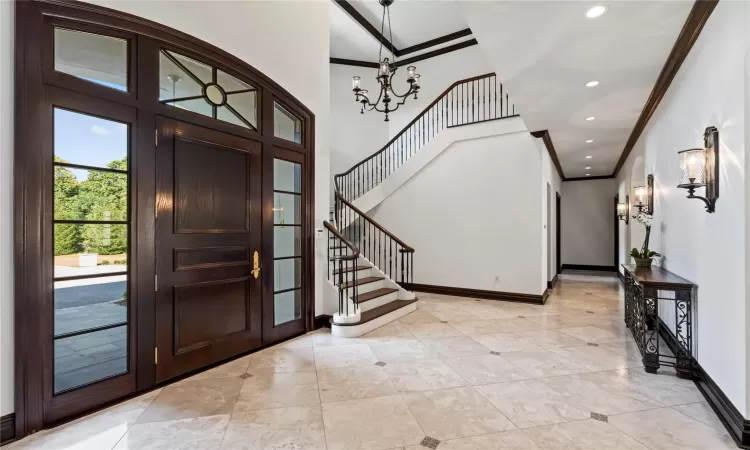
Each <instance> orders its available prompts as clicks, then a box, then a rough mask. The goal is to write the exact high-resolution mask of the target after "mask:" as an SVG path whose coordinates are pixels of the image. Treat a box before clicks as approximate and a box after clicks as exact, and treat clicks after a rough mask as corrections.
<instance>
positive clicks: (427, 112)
mask: <svg viewBox="0 0 750 450" xmlns="http://www.w3.org/2000/svg"><path fill="white" fill-rule="evenodd" d="M515 115H516V108H515V105H514V104H512V103H510V99H509V97H508V94H507V93H503V85H502V84H501V83H499V82H498V81H497V76H496V75H495V74H494V73H488V74H484V75H479V76H475V77H471V78H466V79H464V80H459V81H456V82H455V83H453V84H452V85H450V86H449V87H448V88H447V89H446V90H445V91H443V93H442V94H440V95H439V96H438V97H437V98H436V99H435V100H433V101H432V103H430V104H429V105H427V107H426V108H425V109H424V110H423V111H422V112H421V113H420V114H419V115H417V116H416V117H415V118H414V119H413V120H412V121H411V122H409V123H408V124H407V125H406V126H405V127H404V129H402V130H401V131H400V132H399V133H398V134H397V135H396V136H394V137H393V139H391V140H390V141H389V142H388V143H387V144H386V145H385V146H384V147H383V148H381V149H380V150H378V151H377V152H375V153H373V154H372V155H370V156H368V157H367V158H365V159H363V160H362V161H360V162H359V163H357V164H355V165H354V167H352V168H351V169H349V170H347V171H346V172H344V173H341V174H338V175H335V176H334V177H333V180H334V188H335V190H336V192H340V193H341V194H342V195H343V197H344V198H345V199H347V200H349V201H354V200H355V199H357V198H358V197H361V196H362V195H364V194H366V193H367V192H368V191H370V189H372V188H373V187H375V186H377V185H378V184H380V183H381V182H382V181H383V180H385V179H386V178H387V177H388V176H389V175H390V174H391V173H393V172H394V171H395V170H396V169H398V168H399V167H400V166H401V165H403V164H404V163H405V162H406V161H408V160H409V159H410V158H411V157H412V156H413V155H414V154H415V153H416V152H417V151H418V150H419V149H420V148H422V147H423V146H424V145H425V144H426V143H428V142H429V141H430V140H431V139H432V138H433V137H434V136H435V135H436V134H437V133H438V132H440V131H441V130H443V129H445V128H452V127H456V126H461V125H469V124H474V123H480V122H486V121H489V120H496V119H504V118H506V117H512V116H515Z"/></svg>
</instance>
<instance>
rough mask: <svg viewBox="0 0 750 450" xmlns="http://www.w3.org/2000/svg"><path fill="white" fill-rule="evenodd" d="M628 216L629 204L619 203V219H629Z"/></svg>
mask: <svg viewBox="0 0 750 450" xmlns="http://www.w3.org/2000/svg"><path fill="white" fill-rule="evenodd" d="M627 215H628V204H627V203H618V204H617V216H618V217H619V218H621V219H622V218H624V217H627Z"/></svg>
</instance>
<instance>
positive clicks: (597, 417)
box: [591, 412, 609, 422]
mask: <svg viewBox="0 0 750 450" xmlns="http://www.w3.org/2000/svg"><path fill="white" fill-rule="evenodd" d="M591 418H592V419H594V420H598V421H599V422H609V417H607V415H606V414H599V413H595V412H592V413H591Z"/></svg>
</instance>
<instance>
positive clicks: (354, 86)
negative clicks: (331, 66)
mask: <svg viewBox="0 0 750 450" xmlns="http://www.w3.org/2000/svg"><path fill="white" fill-rule="evenodd" d="M359 82H360V78H359V77H352V89H353V90H354V89H359Z"/></svg>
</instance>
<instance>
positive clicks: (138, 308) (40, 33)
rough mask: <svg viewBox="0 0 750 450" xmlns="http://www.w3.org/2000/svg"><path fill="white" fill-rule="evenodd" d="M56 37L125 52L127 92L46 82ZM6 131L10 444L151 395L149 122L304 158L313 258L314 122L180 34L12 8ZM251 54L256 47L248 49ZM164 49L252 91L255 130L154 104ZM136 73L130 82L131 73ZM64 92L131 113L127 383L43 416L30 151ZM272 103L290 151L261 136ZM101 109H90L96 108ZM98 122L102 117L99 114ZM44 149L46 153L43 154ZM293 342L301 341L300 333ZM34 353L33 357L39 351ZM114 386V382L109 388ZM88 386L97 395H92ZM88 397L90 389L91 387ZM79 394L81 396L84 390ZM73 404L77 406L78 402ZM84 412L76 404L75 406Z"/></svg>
mask: <svg viewBox="0 0 750 450" xmlns="http://www.w3.org/2000/svg"><path fill="white" fill-rule="evenodd" d="M54 25H58V26H64V27H67V28H74V29H80V30H84V31H89V32H93V33H104V34H107V35H113V36H117V37H122V38H123V39H127V40H128V41H129V43H130V47H129V53H128V56H129V63H130V66H129V67H130V72H129V73H130V82H129V87H130V89H129V91H128V92H119V91H117V92H115V91H114V90H111V89H108V88H106V87H103V86H97V85H93V84H92V83H89V82H87V81H85V80H81V79H78V78H75V77H73V76H70V75H68V74H64V73H61V72H56V71H54V67H53V65H52V62H51V61H52V60H51V55H52V46H51V36H52V26H54ZM15 33H16V35H15V42H16V52H15V68H14V70H15V80H14V82H15V91H16V93H17V95H16V96H15V98H14V103H15V128H14V181H13V183H14V199H15V201H14V211H13V229H14V231H13V240H14V266H15V273H14V295H15V299H16V300H15V302H14V325H15V326H14V333H15V337H14V346H15V356H14V358H15V369H14V370H15V372H14V377H15V392H16V396H15V405H14V406H15V425H16V430H15V437H16V439H20V438H22V437H24V436H26V435H27V434H29V433H31V432H35V431H38V430H40V429H42V428H44V427H46V426H49V425H53V424H55V423H59V422H60V421H64V420H67V419H69V418H72V417H74V416H76V415H79V414H83V413H86V412H89V411H91V410H93V409H96V408H99V407H102V406H105V405H106V404H107V402H110V401H117V399H121V398H125V397H126V396H128V395H133V394H135V393H137V392H143V391H145V390H148V389H151V388H153V387H155V386H157V381H156V370H155V363H154V347H155V342H156V333H155V329H156V321H155V310H154V306H153V305H154V273H155V252H154V248H155V242H154V234H153V230H154V225H155V221H154V213H155V179H156V176H155V165H154V157H155V139H154V137H155V136H154V135H155V129H156V117H157V116H163V117H168V118H171V119H174V120H179V121H182V122H185V123H189V124H194V125H199V126H206V127H208V128H211V129H213V130H216V131H220V132H224V133H228V134H232V135H235V136H238V137H242V138H248V139H255V140H257V141H259V142H260V143H261V144H262V146H263V150H264V151H266V149H268V148H271V147H278V148H282V149H284V150H287V151H290V152H297V153H299V154H302V155H304V157H305V164H304V171H305V172H304V173H305V180H306V181H305V185H304V190H305V192H306V197H305V204H304V217H303V218H302V220H303V222H304V224H305V225H306V228H305V235H304V236H303V251H304V253H305V254H306V255H308V258H312V257H313V255H314V237H313V230H314V204H313V199H314V198H315V183H314V173H315V146H314V143H315V117H314V115H313V113H312V112H311V111H310V110H309V109H308V108H306V107H305V106H304V105H303V104H302V103H301V102H299V101H298V100H297V99H295V98H294V97H293V96H292V95H291V94H289V92H287V91H286V90H285V89H284V88H282V87H281V86H279V85H278V84H277V83H275V82H274V81H273V80H271V79H270V78H268V77H267V76H265V75H264V74H263V73H262V72H260V71H258V70H257V69H255V68H253V67H252V66H250V65H248V64H247V63H245V62H244V61H242V60H240V59H239V58H236V57H234V56H232V55H231V54H229V53H227V52H225V51H223V50H221V49H218V48H216V47H214V46H213V45H210V44H208V43H206V42H203V41H201V40H199V39H196V38H194V37H192V36H189V35H186V34H184V33H182V32H180V31H177V30H174V29H171V28H169V27H166V26H163V25H161V24H157V23H155V22H151V21H148V20H145V19H143V18H140V17H136V16H132V15H128V14H125V13H122V12H119V11H115V10H111V9H108V8H104V7H101V6H97V5H93V4H89V3H84V2H74V1H66V0H34V1H28V2H18V3H17V4H16V5H15ZM256 45H263V44H262V43H256ZM160 47H164V48H167V49H172V50H175V51H177V52H179V53H182V54H184V55H186V56H189V57H192V58H195V59H198V60H202V61H208V62H210V64H211V65H214V66H217V67H219V68H221V69H222V70H224V71H226V72H227V73H229V74H231V75H233V76H235V77H238V78H240V79H245V80H247V81H248V82H249V83H251V84H253V85H254V86H257V88H258V95H259V98H260V100H259V108H260V109H259V112H260V118H261V120H260V129H259V130H258V131H257V132H254V131H252V130H247V129H243V128H240V127H237V126H235V125H231V124H228V123H224V122H220V121H213V122H208V120H209V119H206V118H204V117H201V116H198V115H196V114H194V113H191V112H189V111H183V110H180V109H178V108H174V107H171V106H168V105H164V104H161V103H159V102H158V95H157V92H158V88H159V87H158V49H159V48H160ZM136 67H137V68H138V71H137V72H136V70H135V68H136ZM52 88H55V89H59V90H61V91H66V92H67V93H69V94H67V93H66V95H75V96H77V97H78V98H80V99H96V100H97V101H106V102H112V103H113V104H117V105H119V106H118V107H122V108H131V109H132V110H134V111H135V123H134V125H133V127H132V128H133V136H132V142H133V144H134V146H135V148H136V149H137V151H135V152H134V154H133V155H132V156H133V157H132V160H131V166H132V171H133V174H132V175H131V176H132V177H133V180H134V181H133V183H132V186H133V187H132V189H134V190H135V192H134V193H133V196H132V198H131V208H132V210H131V220H132V221H133V226H132V230H133V232H134V234H135V235H136V236H137V238H136V239H134V240H133V241H132V243H131V255H130V257H131V258H133V259H134V261H135V262H134V263H133V265H132V267H131V281H130V282H131V283H132V284H131V293H130V296H131V297H132V298H129V299H128V300H129V302H131V305H132V314H133V315H134V317H133V318H132V319H131V322H130V324H131V326H132V328H133V329H134V330H136V331H134V333H132V336H131V340H132V339H134V340H135V343H134V344H131V346H130V352H131V357H132V359H134V361H135V362H134V366H133V367H132V368H131V369H134V370H131V372H130V373H131V374H132V376H133V379H132V380H130V381H128V383H126V386H125V387H123V388H122V395H119V392H120V389H121V388H119V387H118V391H117V392H118V395H117V396H116V397H117V398H113V399H107V398H105V399H102V398H101V397H100V396H99V395H98V394H97V392H96V390H85V389H84V390H78V391H73V393H77V394H76V395H75V396H71V397H69V398H68V399H67V400H65V401H60V402H59V405H58V406H59V409H58V410H57V411H52V410H51V409H50V408H51V404H50V399H49V398H45V379H46V378H45V377H48V375H49V374H48V373H46V372H45V364H46V363H45V357H44V356H43V355H44V354H45V351H44V349H45V347H49V346H50V343H49V340H48V338H49V336H48V334H49V330H47V331H44V326H45V324H46V325H49V322H50V321H49V319H48V318H45V317H47V316H46V314H48V306H49V297H48V288H47V287H45V286H46V285H47V283H48V282H49V280H48V278H47V276H48V274H47V273H46V269H45V268H44V264H40V261H45V259H46V258H49V256H50V255H48V251H47V249H46V246H48V244H45V242H46V240H47V239H49V238H50V237H49V231H48V230H45V224H44V223H43V220H41V219H42V218H44V217H45V216H44V214H45V211H46V208H47V203H49V201H50V199H49V194H48V193H47V192H46V191H45V189H46V188H45V183H46V184H49V180H46V181H45V179H44V177H45V173H46V171H49V169H48V168H45V167H44V164H43V162H44V161H46V159H45V158H46V157H45V151H47V150H46V149H45V146H44V145H43V142H42V141H43V140H44V139H41V140H40V139H39V136H40V133H43V132H45V130H42V129H40V124H44V123H45V120H43V117H44V114H45V108H47V106H46V105H47V104H46V100H45V98H46V97H45V92H47V91H48V90H49V89H52ZM273 101H278V102H279V103H281V104H283V105H284V107H285V108H287V109H288V110H290V111H292V112H293V113H294V114H295V115H297V116H298V117H299V118H300V119H301V120H302V122H303V132H302V142H301V144H295V143H292V142H289V141H285V140H283V139H279V138H275V137H274V135H273V124H272V120H270V118H271V117H273ZM100 103H101V102H100ZM105 116H106V114H105ZM47 148H48V147H47ZM313 266H314V264H312V263H309V264H307V265H306V267H305V268H304V272H303V278H304V281H303V282H304V283H305V286H307V287H308V288H307V289H305V291H304V298H303V302H304V304H305V305H306V308H305V311H306V314H305V317H304V318H303V325H304V327H303V328H304V330H311V329H312V328H313V326H314V313H315V312H314V305H315V300H314V271H313ZM304 330H303V331H304ZM40 349H41V350H42V351H40ZM118 379H119V378H118ZM96 385H101V383H97V384H96ZM96 385H92V386H96ZM86 389H88V388H86ZM84 400H85V401H84ZM87 402H88V403H87Z"/></svg>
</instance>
